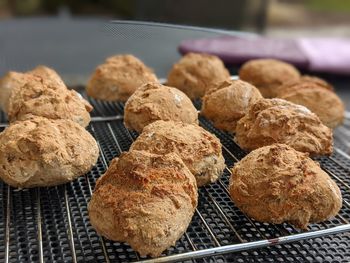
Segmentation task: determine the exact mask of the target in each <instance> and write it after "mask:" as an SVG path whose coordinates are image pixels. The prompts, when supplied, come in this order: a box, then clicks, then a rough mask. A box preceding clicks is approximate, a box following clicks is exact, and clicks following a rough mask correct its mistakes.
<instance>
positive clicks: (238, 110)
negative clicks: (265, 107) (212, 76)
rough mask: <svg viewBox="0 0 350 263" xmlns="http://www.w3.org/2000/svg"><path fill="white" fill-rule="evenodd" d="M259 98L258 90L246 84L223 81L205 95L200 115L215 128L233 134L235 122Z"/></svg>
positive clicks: (238, 81)
mask: <svg viewBox="0 0 350 263" xmlns="http://www.w3.org/2000/svg"><path fill="white" fill-rule="evenodd" d="M261 98H262V96H261V94H260V92H259V90H258V89H257V88H255V87H254V86H253V85H251V84H249V83H248V82H245V81H242V80H225V81H223V82H221V83H218V84H216V85H215V86H214V87H213V88H211V89H209V90H208V91H207V92H206V93H205V96H204V97H203V104H202V110H201V113H202V114H203V116H204V117H206V118H207V119H209V120H211V121H212V122H213V123H214V126H215V127H216V128H218V129H222V130H225V131H229V132H233V133H234V132H235V131H236V125H237V121H239V119H241V118H242V117H243V116H244V115H245V114H246V113H247V111H248V108H249V106H250V105H252V104H254V103H255V102H257V101H258V100H259V99H261Z"/></svg>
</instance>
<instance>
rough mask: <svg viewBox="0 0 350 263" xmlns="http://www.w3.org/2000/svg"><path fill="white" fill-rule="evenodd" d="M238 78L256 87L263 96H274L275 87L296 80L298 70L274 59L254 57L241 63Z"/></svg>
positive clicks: (298, 76) (298, 74)
mask: <svg viewBox="0 0 350 263" xmlns="http://www.w3.org/2000/svg"><path fill="white" fill-rule="evenodd" d="M239 78H240V79H241V80H244V81H247V82H249V83H251V84H252V85H254V86H255V87H257V88H258V89H259V90H260V92H261V94H262V95H263V96H264V97H265V98H273V97H275V89H276V88H277V87H278V86H280V85H282V84H283V83H285V82H289V81H297V80H298V79H299V78H300V73H299V71H298V70H297V69H296V68H295V67H294V66H292V65H291V64H288V63H285V62H283V61H279V60H275V59H254V60H250V61H248V62H246V63H244V64H243V66H242V67H241V69H240V70H239Z"/></svg>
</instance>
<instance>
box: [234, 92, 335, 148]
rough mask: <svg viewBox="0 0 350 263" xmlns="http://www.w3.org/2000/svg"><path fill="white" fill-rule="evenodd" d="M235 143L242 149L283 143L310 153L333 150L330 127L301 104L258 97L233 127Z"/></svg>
mask: <svg viewBox="0 0 350 263" xmlns="http://www.w3.org/2000/svg"><path fill="white" fill-rule="evenodd" d="M235 140H236V142H237V143H238V144H239V145H240V146H241V147H242V148H243V149H245V150H249V151H251V150H254V149H256V148H259V147H262V146H266V145H270V144H273V143H284V144H287V145H289V146H291V147H293V148H294V149H296V150H298V151H301V152H309V153H310V154H312V155H323V154H325V155H329V154H331V153H332V151H333V137H332V130H331V129H330V128H328V127H327V126H325V125H323V124H322V122H321V121H320V119H319V118H318V117H317V116H316V115H315V114H314V113H312V112H311V111H310V110H308V109H307V108H305V107H304V106H301V105H297V104H294V103H291V102H288V101H285V100H282V99H261V100H259V101H258V102H257V103H255V104H254V105H253V106H251V107H250V108H249V111H248V113H247V115H245V116H244V117H243V118H242V119H240V120H239V121H238V123H237V128H236V138H235Z"/></svg>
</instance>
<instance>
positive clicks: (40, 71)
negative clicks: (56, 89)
mask: <svg viewBox="0 0 350 263" xmlns="http://www.w3.org/2000/svg"><path fill="white" fill-rule="evenodd" d="M26 73H27V74H31V75H34V76H39V77H41V78H43V79H45V80H46V81H47V82H48V81H51V85H57V86H66V85H65V84H64V82H63V80H62V79H61V77H60V76H59V75H58V74H57V72H56V71H55V70H53V69H51V68H48V67H46V66H43V65H39V66H37V67H35V68H34V69H32V70H30V71H27V72H26Z"/></svg>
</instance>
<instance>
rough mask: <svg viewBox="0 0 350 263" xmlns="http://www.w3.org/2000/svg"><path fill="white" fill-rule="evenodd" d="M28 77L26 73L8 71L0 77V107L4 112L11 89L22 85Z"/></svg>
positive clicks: (6, 108)
mask: <svg viewBox="0 0 350 263" xmlns="http://www.w3.org/2000/svg"><path fill="white" fill-rule="evenodd" d="M28 78H30V76H28V75H27V74H24V73H19V72H14V71H9V72H7V73H6V74H5V75H4V76H3V77H2V78H1V79H0V107H1V109H2V110H3V111H4V112H7V111H8V104H9V98H10V95H11V92H12V89H14V88H15V87H21V86H23V85H24V84H25V83H26V82H27V81H28Z"/></svg>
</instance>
